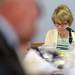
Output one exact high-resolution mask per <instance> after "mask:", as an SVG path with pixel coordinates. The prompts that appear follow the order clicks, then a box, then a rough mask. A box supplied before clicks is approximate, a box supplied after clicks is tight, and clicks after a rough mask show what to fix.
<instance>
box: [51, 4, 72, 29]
mask: <svg viewBox="0 0 75 75" xmlns="http://www.w3.org/2000/svg"><path fill="white" fill-rule="evenodd" d="M52 21H53V23H54V24H55V26H56V28H57V29H58V30H64V29H65V27H66V26H67V25H68V26H71V24H72V22H73V16H72V13H71V11H70V9H69V8H68V6H66V5H64V4H62V5H60V6H58V7H57V8H56V9H55V11H54V13H53V15H52Z"/></svg>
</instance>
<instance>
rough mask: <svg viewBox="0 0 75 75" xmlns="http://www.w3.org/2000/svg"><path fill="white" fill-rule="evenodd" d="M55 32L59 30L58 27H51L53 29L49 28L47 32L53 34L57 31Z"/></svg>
mask: <svg viewBox="0 0 75 75" xmlns="http://www.w3.org/2000/svg"><path fill="white" fill-rule="evenodd" d="M55 32H57V29H51V30H49V31H48V32H47V34H53V33H55Z"/></svg>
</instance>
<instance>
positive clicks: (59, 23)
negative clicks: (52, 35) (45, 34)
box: [55, 21, 67, 31]
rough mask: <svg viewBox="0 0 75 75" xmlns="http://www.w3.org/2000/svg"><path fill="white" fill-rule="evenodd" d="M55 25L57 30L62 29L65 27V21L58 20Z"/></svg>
mask: <svg viewBox="0 0 75 75" xmlns="http://www.w3.org/2000/svg"><path fill="white" fill-rule="evenodd" d="M55 26H56V28H57V30H59V31H64V30H65V29H66V27H67V22H66V21H65V22H63V23H62V22H61V21H59V22H57V23H55Z"/></svg>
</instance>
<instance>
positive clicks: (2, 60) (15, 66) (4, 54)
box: [0, 32, 26, 75]
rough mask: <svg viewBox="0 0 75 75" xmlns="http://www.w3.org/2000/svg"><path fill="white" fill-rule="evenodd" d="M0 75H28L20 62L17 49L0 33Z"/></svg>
mask: <svg viewBox="0 0 75 75" xmlns="http://www.w3.org/2000/svg"><path fill="white" fill-rule="evenodd" d="M0 75H26V74H25V73H24V71H23V69H22V67H21V64H20V62H19V60H18V57H17V54H16V52H15V49H14V48H12V47H11V46H10V45H9V44H8V43H7V41H6V39H5V37H4V36H3V35H2V33H1V32H0Z"/></svg>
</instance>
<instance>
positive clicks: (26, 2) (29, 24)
mask: <svg viewBox="0 0 75 75" xmlns="http://www.w3.org/2000/svg"><path fill="white" fill-rule="evenodd" d="M38 12H39V11H38V8H37V4H36V0H0V75H25V69H24V67H23V58H24V57H25V55H26V53H27V51H28V48H29V44H28V43H29V42H30V40H31V39H32V36H33V35H34V32H35V21H36V19H37V17H38Z"/></svg>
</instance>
